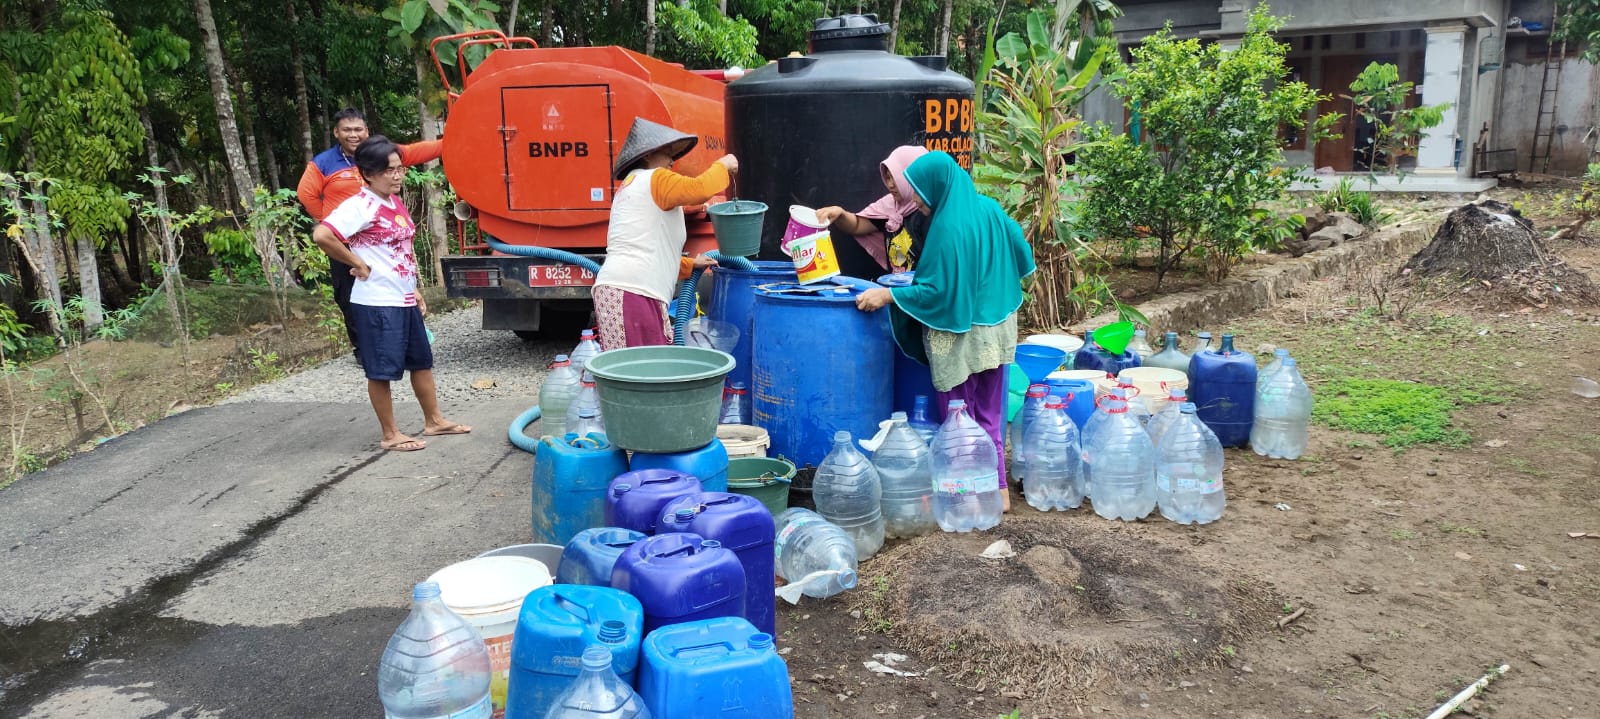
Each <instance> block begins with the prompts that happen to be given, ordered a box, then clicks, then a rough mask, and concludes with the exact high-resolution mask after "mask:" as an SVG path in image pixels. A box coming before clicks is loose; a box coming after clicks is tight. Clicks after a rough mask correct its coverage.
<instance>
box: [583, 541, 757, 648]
mask: <svg viewBox="0 0 1600 719" xmlns="http://www.w3.org/2000/svg"><path fill="white" fill-rule="evenodd" d="M611 586H613V587H615V588H617V589H620V590H622V591H625V592H627V593H629V594H632V595H633V596H634V597H635V598H637V599H638V600H639V603H640V604H642V605H644V632H645V634H649V633H650V632H653V631H655V630H656V629H657V628H659V627H664V626H666V625H668V624H677V623H680V622H689V621H694V620H696V619H710V618H712V617H737V616H739V615H740V614H742V613H743V612H744V566H743V565H741V564H739V557H738V556H737V555H735V554H734V553H733V551H732V550H730V549H728V548H727V547H724V546H722V543H721V542H718V541H716V540H714V539H704V538H702V537H701V536H700V535H698V534H688V533H679V532H674V533H670V534H658V535H656V536H654V537H649V538H647V539H645V540H644V541H642V542H638V543H635V544H634V545H633V546H631V547H628V548H627V549H626V550H624V551H623V552H622V556H621V557H620V558H618V559H617V566H616V568H615V569H612V570H611ZM769 591H770V590H769Z"/></svg>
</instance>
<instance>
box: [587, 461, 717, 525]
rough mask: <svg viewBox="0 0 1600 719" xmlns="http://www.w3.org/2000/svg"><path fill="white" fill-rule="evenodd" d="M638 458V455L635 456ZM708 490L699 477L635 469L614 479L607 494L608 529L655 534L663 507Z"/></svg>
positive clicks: (656, 470) (682, 473)
mask: <svg viewBox="0 0 1600 719" xmlns="http://www.w3.org/2000/svg"><path fill="white" fill-rule="evenodd" d="M634 456H635V457H637V456H638V455H637V454H636V455H634ZM702 491H705V490H703V489H701V486H700V478H698V477H696V476H694V475H692V474H689V473H688V472H682V471H679V470H676V469H635V470H633V471H631V472H623V473H622V474H619V475H617V478H616V479H613V480H611V487H610V488H609V489H608V490H607V491H606V526H608V527H624V528H627V529H631V530H633V531H635V532H642V533H644V534H655V533H656V520H658V519H660V518H661V508H662V507H665V506H667V503H668V502H671V501H672V500H674V499H677V498H679V497H687V496H689V495H691V494H695V493H698V492H702Z"/></svg>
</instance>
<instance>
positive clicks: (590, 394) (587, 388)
mask: <svg viewBox="0 0 1600 719" xmlns="http://www.w3.org/2000/svg"><path fill="white" fill-rule="evenodd" d="M586 410H592V411H593V412H594V417H595V421H597V422H599V423H600V425H601V426H602V427H603V426H605V415H604V414H601V412H600V390H599V389H597V388H596V387H595V385H594V375H593V374H591V373H590V372H589V371H588V370H584V371H583V380H582V381H581V382H579V383H578V395H577V396H576V397H573V398H572V404H569V405H567V426H568V427H573V426H575V425H577V424H578V417H579V416H580V415H582V413H583V412H584V411H586ZM567 431H568V432H571V431H572V430H571V429H568V430H567Z"/></svg>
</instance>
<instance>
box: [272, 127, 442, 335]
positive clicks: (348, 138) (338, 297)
mask: <svg viewBox="0 0 1600 719" xmlns="http://www.w3.org/2000/svg"><path fill="white" fill-rule="evenodd" d="M333 123H334V124H333V137H334V139H335V140H337V141H338V144H336V145H334V146H333V147H330V148H328V149H327V150H324V151H323V152H322V154H320V155H317V156H316V157H314V158H312V159H311V162H308V163H306V171H305V173H304V174H302V175H300V187H299V189H298V192H297V193H296V194H298V195H299V197H300V204H302V205H304V206H305V208H306V212H309V213H311V219H313V220H316V221H317V222H321V221H322V220H323V218H326V217H327V216H328V214H329V213H331V212H333V211H334V209H335V208H337V207H338V206H339V204H340V203H342V202H344V201H345V200H348V199H350V198H352V197H355V196H356V195H357V194H359V193H360V192H361V188H362V187H365V184H366V183H365V182H364V181H363V180H362V179H361V172H360V171H359V170H357V169H356V165H355V154H356V146H358V145H360V144H361V142H362V141H363V140H365V139H367V134H368V131H367V116H366V115H364V114H362V113H361V111H360V110H357V109H355V108H353V107H347V108H345V109H343V110H340V111H339V112H338V113H335V114H334V116H333ZM443 146H444V141H442V140H429V141H427V142H417V143H413V144H410V145H400V162H401V164H403V165H406V166H408V167H409V166H411V165H421V164H423V163H426V162H432V161H434V160H437V159H439V151H440V149H441V148H442V147H443ZM328 270H329V278H328V279H329V282H331V283H332V284H333V301H334V303H336V304H338V305H339V312H340V314H342V315H344V329H345V335H346V336H347V337H349V338H350V346H351V347H355V346H356V333H355V330H354V329H353V328H352V325H351V322H350V290H351V288H353V287H355V282H356V278H355V277H354V276H353V275H351V274H350V266H349V265H347V264H344V263H343V262H339V261H338V260H335V259H333V258H331V257H330V258H328ZM356 356H357V357H360V356H361V355H360V353H359V352H358V353H356Z"/></svg>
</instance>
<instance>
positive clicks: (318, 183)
mask: <svg viewBox="0 0 1600 719" xmlns="http://www.w3.org/2000/svg"><path fill="white" fill-rule="evenodd" d="M443 148H444V141H443V140H427V141H425V142H414V143H411V144H409V145H400V163H401V164H403V165H406V166H408V167H409V166H411V165H421V164H423V163H425V162H432V161H434V160H437V159H439V153H440V151H441V150H442V149H443ZM364 184H366V183H364V182H363V181H362V179H361V172H360V171H359V170H357V169H356V166H355V163H354V162H353V161H352V158H350V157H349V156H348V155H345V154H344V150H343V149H342V148H340V147H339V146H338V145H334V146H333V147H330V148H328V149H327V150H324V151H323V152H322V154H320V155H317V156H316V157H314V158H312V160H311V161H310V162H308V163H306V171H305V172H304V173H302V174H301V175H300V185H299V187H298V188H297V189H296V192H295V194H296V195H297V196H298V197H299V198H300V204H302V205H304V206H305V208H306V212H309V213H311V218H312V219H314V220H316V221H318V222H321V221H322V218H324V217H327V216H328V213H330V212H333V208H335V207H338V206H339V203H341V202H344V201H345V200H348V199H350V198H352V197H355V196H356V194H357V193H359V192H361V188H362V186H363V185H364Z"/></svg>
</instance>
